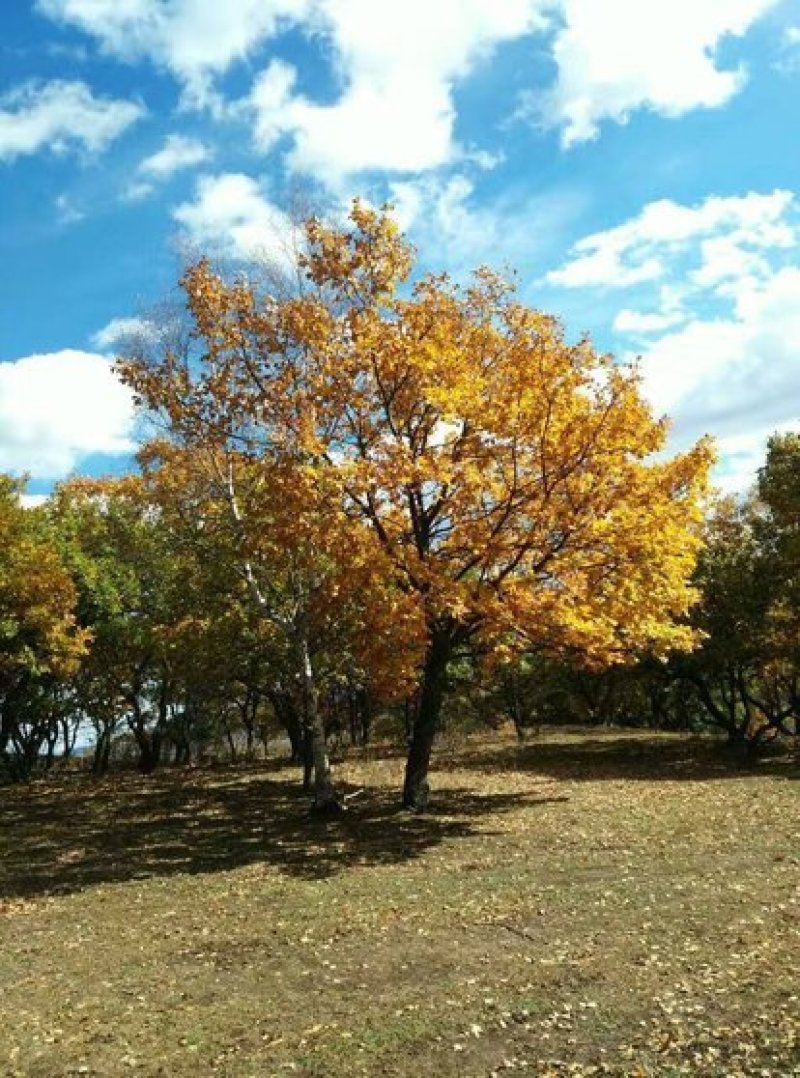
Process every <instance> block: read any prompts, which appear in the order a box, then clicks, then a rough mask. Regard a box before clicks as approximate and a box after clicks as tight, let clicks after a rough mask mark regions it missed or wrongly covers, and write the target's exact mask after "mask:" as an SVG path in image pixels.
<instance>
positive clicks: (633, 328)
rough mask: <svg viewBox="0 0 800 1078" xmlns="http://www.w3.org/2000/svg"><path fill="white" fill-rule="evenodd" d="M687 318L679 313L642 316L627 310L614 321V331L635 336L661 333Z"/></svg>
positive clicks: (620, 313)
mask: <svg viewBox="0 0 800 1078" xmlns="http://www.w3.org/2000/svg"><path fill="white" fill-rule="evenodd" d="M684 318H685V316H684V315H683V314H681V313H680V312H679V311H672V312H671V313H664V314H641V313H640V312H639V311H631V310H629V309H628V308H625V309H623V310H621V311H620V312H619V314H618V315H617V316H616V318H615V319H614V329H615V330H616V331H617V333H631V334H634V335H639V334H650V333H660V332H662V331H663V330H665V329H669V328H670V327H671V326H675V325H678V324H679V323H680V322H682V321H683V320H684Z"/></svg>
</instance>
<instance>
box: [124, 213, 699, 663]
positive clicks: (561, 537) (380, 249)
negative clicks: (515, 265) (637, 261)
mask: <svg viewBox="0 0 800 1078" xmlns="http://www.w3.org/2000/svg"><path fill="white" fill-rule="evenodd" d="M306 238H307V247H306V253H305V254H304V256H303V257H302V259H301V267H302V268H303V269H304V270H305V273H306V277H307V284H306V285H305V286H304V287H303V288H301V289H299V290H298V292H297V294H296V295H293V296H284V297H282V298H278V299H276V298H274V297H268V296H261V295H259V294H258V293H257V290H256V289H255V288H254V287H253V286H251V285H250V284H248V283H247V282H245V281H242V280H239V281H236V282H233V283H232V284H227V283H225V282H224V281H223V280H222V278H220V277H219V276H218V275H215V274H214V273H212V271H211V269H210V267H209V265H208V264H207V263H206V262H205V261H201V262H199V263H198V264H197V265H196V266H194V267H192V268H190V270H189V271H187V273H186V275H185V277H184V280H183V286H184V289H185V291H186V294H187V301H188V306H189V310H190V313H191V315H192V317H193V319H194V329H195V338H196V339H197V340H198V341H201V342H202V349H203V351H202V354H197V355H195V356H194V357H193V358H190V360H189V361H188V362H187V363H185V364H184V365H183V366H182V367H181V372H182V373H181V376H180V378H178V379H177V380H176V378H175V377H174V369H175V364H174V363H173V362H172V361H170V360H168V359H167V357H166V356H165V357H163V358H162V360H161V361H160V362H159V361H158V359H156V360H155V361H153V360H152V359H151V360H150V361H148V362H147V363H141V362H139V363H137V362H132V361H129V362H127V363H126V364H125V365H124V366H123V368H122V370H123V376H124V377H125V378H126V380H127V381H128V382H129V383H131V384H132V385H133V387H134V389H135V390H136V391H137V392H138V393H139V394H140V396H142V397H143V398H144V399H145V400H147V401H148V402H150V403H151V404H153V403H155V404H157V405H161V406H162V407H163V406H164V404H166V403H168V408H167V411H168V416H169V420H170V427H171V432H172V436H173V437H174V438H175V439H176V441H177V442H178V443H179V444H181V445H182V446H183V449H184V450H185V455H184V457H183V459H182V461H181V463H180V465H179V472H180V475H181V476H183V478H182V479H181V480H180V481H179V482H177V483H176V484H174V489H175V490H176V491H177V490H178V489H179V487H180V483H184V482H185V483H186V484H188V486H189V487H190V488H192V489H195V490H196V489H197V488H198V486H199V487H204V489H205V494H204V495H203V496H202V497H203V498H205V500H206V502H207V503H208V506H209V508H207V509H205V510H204V512H207V513H209V514H210V515H211V516H212V517H213V514H214V511H213V510H212V509H211V508H210V506H211V505H216V506H217V507H220V506H222V507H223V515H224V511H225V506H226V502H227V503H228V504H227V511H229V512H230V513H231V514H232V518H231V521H232V522H231V521H229V524H230V526H231V529H232V530H231V535H232V536H234V537H235V539H234V545H235V546H236V548H237V549H238V551H239V555H240V557H245V558H247V559H250V561H251V562H252V567H253V569H254V571H255V570H258V572H260V573H261V574H262V575H264V576H267V577H271V579H273V580H275V581H278V582H279V587H280V588H282V589H284V590H286V589H289V591H291V589H292V588H293V587H295V586H297V580H298V579H300V578H302V579H303V580H305V581H306V583H305V584H304V585H303V586H302V588H301V591H302V596H303V602H306V603H307V604H310V605H309V607H308V611H307V618H308V619H310V620H311V621H312V622H313V621H314V619H319V622H320V624H322V623H325V624H333V623H334V622H335V620H336V617H339V616H340V615H341V616H342V617H343V618H344V621H345V622H347V623H348V625H349V626H350V628H351V629H352V630H353V635H352V639H356V638H358V639H366V636H365V635H364V633H363V632H362V630H365V631H367V632H368V631H369V630H368V627H369V626H373V627H374V637H375V639H376V640H384V639H389V638H391V639H393V640H394V645H393V646H394V648H395V651H402V650H403V648H402V647H401V646H400V644H399V643H398V641H400V640H401V639H402V638H403V633H407V634H408V639H410V640H413V641H414V643H413V646H411V647H410V651H411V652H413V651H414V648H415V647H416V646H417V644H418V640H419V638H420V636H421V635H424V631H425V630H424V629H422V628H420V626H421V625H422V624H423V623H426V624H427V625H430V624H431V623H432V622H434V621H436V620H442V619H445V620H447V621H449V622H450V623H451V624H458V625H461V626H464V627H466V629H468V631H469V632H476V631H478V629H480V632H481V633H482V635H483V636H484V638H485V641H486V643H487V645H491V644H495V645H498V646H499V644H500V642H504V643H507V641H508V639H509V637H510V636H511V637H514V636H517V637H519V638H522V639H525V640H526V641H528V642H530V641H534V642H535V643H538V644H542V645H547V646H557V647H561V646H563V647H568V648H579V649H581V650H582V651H584V652H585V653H587V654H590V655H591V656H592V657H594V658H595V659H597V660H598V661H600V660H605V661H611V660H614V659H616V658H618V657H619V656H620V655H622V654H626V655H627V654H629V653H630V652H631V651H632V650H636V649H637V648H639V647H645V646H646V647H649V648H654V649H655V650H657V651H658V650H662V649H666V648H668V647H672V646H686V645H687V644H688V643H689V636H688V633H687V630H686V629H685V628H684V627H682V625H681V624H679V623H680V619H681V618H682V615H683V614H685V612H686V609H687V607H688V605H689V604H690V603H691V601H692V591H691V588H690V586H689V584H688V578H689V575H690V573H691V570H692V567H693V564H694V559H695V556H696V552H697V546H698V542H699V539H698V534H697V532H698V529H697V522H698V512H699V509H698V506H699V502H700V498H701V496H702V494H703V491H704V487H705V484H706V479H707V472H708V467H709V463H710V449H709V447H708V445H706V444H705V443H701V444H699V445H698V446H697V447H695V449H693V450H691V451H690V452H688V453H686V454H683V455H682V456H680V457H677V458H675V459H674V460H671V461H658V462H654V461H653V460H652V459H651V457H652V454H654V453H655V452H657V451H659V450H661V449H662V448H663V444H664V438H665V432H666V426H665V423H664V421H662V420H657V419H655V418H654V417H653V416H652V415H651V413H650V410H649V408H648V406H647V404H646V402H645V401H644V399H643V398H642V396H641V393H640V387H639V378H638V374H637V372H636V370H635V369H631V368H627V367H621V366H617V365H616V364H615V363H614V362H613V360H612V359H611V358H610V357H608V356H604V355H601V354H598V353H597V352H595V350H594V349H593V347H592V345H591V343H590V342H589V341H587V340H581V341H578V342H577V343H575V344H572V343H570V342H568V341H567V340H566V339H565V337H564V332H563V329H562V327H561V325H560V324H559V322H558V321H557V319H555V318H553V317H551V316H549V315H546V314H544V313H542V312H539V311H535V310H531V309H530V308H528V307H526V306H524V305H523V304H521V303H520V302H519V301H518V300H517V299H516V298H515V296H514V290H513V287H512V286H510V285H509V284H508V283H507V282H505V281H503V280H502V278H500V277H499V276H498V275H496V274H494V273H492V272H491V271H489V270H485V269H483V270H479V271H478V272H477V273H476V274H475V276H474V279H473V281H472V282H471V283H470V285H469V286H468V287H465V288H461V287H459V286H458V285H456V284H454V283H453V282H452V281H450V280H449V278H448V277H447V276H446V275H427V276H424V277H421V278H420V279H418V280H417V281H416V282H415V283H414V286H413V288H412V289H411V290H410V291H409V290H406V291H404V292H403V294H400V293H399V291H398V288H399V286H400V285H401V284H402V283H403V282H404V281H406V280H407V278H408V277H409V275H410V272H411V267H412V250H411V248H410V246H409V245H408V243H407V242H406V241H405V240H404V239H403V238H402V237H401V236H400V235H399V233H398V231H397V227H396V225H395V224H394V222H393V221H392V219H391V217H390V216H389V215H388V214H387V213H386V212H384V211H376V210H373V209H371V208H369V207H367V206H365V205H363V204H361V203H358V202H356V203H355V204H354V206H353V208H352V212H351V216H350V223H349V225H348V226H347V227H343V228H337V227H333V226H331V227H329V226H327V225H324V224H323V223H322V222H320V221H318V220H311V221H309V222H308V223H307V227H306ZM234 473H235V486H236V491H235V499H234V498H233V495H232V493H231V490H226V484H228V485H229V480H230V477H231V476H232V475H233V474H234ZM191 476H194V478H190V477H191ZM226 477H227V478H226ZM398 586H399V590H398ZM403 604H408V609H405V607H404V605H403ZM401 608H402V609H401ZM356 611H357V613H355V612H356ZM353 619H355V620H353ZM356 626H357V627H356ZM379 626H380V628H378V627H379ZM348 631H349V630H348ZM379 650H380V649H379Z"/></svg>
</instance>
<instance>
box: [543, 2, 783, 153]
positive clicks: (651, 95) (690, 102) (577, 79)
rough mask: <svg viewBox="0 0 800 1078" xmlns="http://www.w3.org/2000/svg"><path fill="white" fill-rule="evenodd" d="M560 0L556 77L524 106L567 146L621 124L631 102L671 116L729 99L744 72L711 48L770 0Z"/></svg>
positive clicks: (741, 30) (738, 31)
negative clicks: (610, 123)
mask: <svg viewBox="0 0 800 1078" xmlns="http://www.w3.org/2000/svg"><path fill="white" fill-rule="evenodd" d="M561 2H562V6H563V18H564V25H563V27H562V29H561V30H560V31H559V32H558V34H557V35H556V39H555V42H554V45H553V57H554V59H555V61H556V64H557V65H558V77H557V80H556V84H555V86H554V87H553V89H552V90H551V91H550V92H549V93H548V94H547V95H546V97H545V99H544V101H543V102H539V103H533V104H532V105H530V106H529V107H533V108H534V109H535V110H536V111H537V112H539V114H540V115H542V116H543V117H544V118H545V119H546V120H548V121H549V122H551V123H552V124H553V125H555V126H559V127H561V128H562V143H563V145H565V146H571V145H573V144H575V143H578V142H582V141H585V140H586V139H592V138H595V137H597V135H598V133H599V126H600V123H601V121H603V120H604V119H610V120H614V121H616V122H617V123H624V122H625V121H626V120H627V119H628V117H629V116H630V114H631V112H633V111H634V110H635V109H641V108H646V109H651V110H652V111H654V112H658V113H660V114H661V115H663V116H672V117H674V116H681V115H683V114H684V113H686V112H689V111H690V110H691V109H696V108H713V107H716V106H719V105H722V104H724V103H725V102H727V101H729V100H730V98H731V97H733V95H734V94H736V93H737V92H738V91H739V90H740V89H741V88H742V86H743V85H744V82H745V80H746V77H747V76H746V71H745V69H744V68H743V67H742V66H738V65H737V66H734V67H720V66H719V64H718V61H717V59H716V56H715V52H716V49H717V47H718V45H719V44H720V42H721V41H722V40H723V39H724V38H725V37H727V36H736V37H741V36H742V35H744V34H745V33H746V32H747V31H748V30H749V28H750V27H751V26H752V25H753V23H755V22H756V20H757V19H758V18H760V17H761V16H762V15H764V14H765V13H766V12H767V11H768V10H769V9H770V8H772V7H775V6H776V4H777V3H778V0H671V2H670V3H664V2H661V3H645V2H642V0H603V2H602V3H600V2H598V0H561Z"/></svg>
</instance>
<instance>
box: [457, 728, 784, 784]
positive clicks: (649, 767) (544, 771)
mask: <svg viewBox="0 0 800 1078" xmlns="http://www.w3.org/2000/svg"><path fill="white" fill-rule="evenodd" d="M459 759H460V754H459V753H456V754H455V755H454V756H453V760H454V761H458V760H459ZM464 766H468V767H470V768H473V769H476V770H479V771H484V772H490V773H491V772H497V771H524V772H528V773H536V774H540V775H547V776H549V777H550V778H555V779H561V780H564V781H567V782H596V781H599V780H604V779H629V780H641V781H643V782H653V781H658V780H668V781H671V782H677V781H694V782H706V781H708V780H710V779H725V778H740V779H741V778H743V777H746V776H748V775H753V776H763V775H768V774H769V775H774V776H776V777H780V778H787V779H798V778H800V766H799V765H798V760H797V757H796V756H795V757H794V758H792V756H791V755H789V754H788V753H786V752H782V753H774V754H770V755H768V756H765V757H763V758H762V759H760V760H757V761H754V762H753V763H752V765H750V766H749V767H746V768H744V767H742V766H741V761H740V759H737V757H736V754H735V753H734V752H732V751H731V750H730V749H729V748H728V746H727V745H725V744H724V743H722V742H720V741H714V740H712V739H710V738H703V737H676V738H674V739H673V738H670V737H663V736H662V737H658V736H654V737H648V736H646V735H645V736H643V735H641V734H635V733H631V734H621V733H620V732H619V731H618V730H614V731H609V732H608V733H607V734H606V735H603V734H598V735H595V736H592V735H591V734H589V735H584V736H582V737H581V738H580V739H577V738H576V739H574V740H567V739H563V740H557V741H550V740H539V739H538V738H535V737H534V738H533V739H531V740H530V741H526V742H522V743H511V744H509V743H508V742H505V743H503V744H500V745H497V747H494V746H486V747H485V748H481V749H478V750H477V751H470V752H469V754H468V756H465V757H464Z"/></svg>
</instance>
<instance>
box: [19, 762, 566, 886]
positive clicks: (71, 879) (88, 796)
mask: <svg viewBox="0 0 800 1078" xmlns="http://www.w3.org/2000/svg"><path fill="white" fill-rule="evenodd" d="M546 800H549V799H544V798H541V797H536V796H535V795H526V794H519V793H517V794H508V795H506V794H490V795H485V796H480V795H478V794H476V793H473V792H471V791H469V790H466V789H451V790H447V791H441V792H440V793H438V794H437V797H436V803H435V805H434V806H433V807H432V810H431V811H430V812H429V813H428V814H426V815H424V816H411V815H408V814H406V813H403V812H401V811H400V810H399V809H398V797H397V791H396V790H395V789H387V788H382V787H370V788H367V789H365V790H364V791H363V793H361V795H360V796H358V797H357V798H355V799H354V800H352V801H351V802H350V807H349V808H348V810H347V811H346V812H345V813H344V814H342V815H341V816H340V817H336V818H334V819H321V818H319V817H315V816H314V815H313V814H311V813H310V811H309V803H308V800H307V799H306V798H304V797H303V796H302V795H301V793H300V791H299V788H298V784H297V783H296V781H294V782H291V781H286V780H285V779H283V778H282V777H281V776H280V773H278V774H276V773H275V771H274V770H273V769H271V768H263V769H261V768H259V769H249V770H247V771H241V770H238V769H229V770H227V771H225V772H223V773H220V772H212V773H208V772H194V774H193V775H191V774H186V773H182V774H179V773H177V772H172V773H163V774H161V775H156V776H154V777H151V778H148V779H142V778H139V777H137V776H132V775H120V776H116V777H115V778H113V779H110V780H108V781H105V782H102V783H92V782H91V780H90V779H87V778H85V777H83V776H73V777H71V779H70V780H65V781H63V782H61V783H54V784H48V785H45V784H37V785H34V786H33V787H30V788H28V789H27V790H24V789H12V790H5V791H3V797H2V799H1V800H0V851H2V857H1V858H0V898H28V897H33V896H35V895H40V894H45V893H52V892H56V893H69V892H73V891H78V890H82V889H83V888H86V887H90V886H93V885H97V884H101V883H110V882H121V881H126V880H136V879H144V878H148V877H153V876H157V877H166V876H171V875H176V874H181V873H205V872H217V871H225V870H229V869H233V868H236V867H238V866H243V865H248V864H253V863H261V864H267V865H271V866H273V867H274V868H275V869H277V870H278V871H280V872H281V873H285V874H287V875H291V876H297V877H302V878H309V879H323V878H327V877H331V876H334V875H336V874H337V873H339V872H341V871H343V870H345V869H348V868H351V867H354V866H359V865H363V866H371V865H391V864H397V863H401V862H406V861H409V860H412V859H414V858H416V857H419V856H420V854H422V853H423V852H424V851H425V850H427V849H430V848H431V847H435V846H437V845H438V844H440V843H441V842H443V841H445V840H447V839H453V838H464V837H467V836H469V835H471V834H473V833H475V831H476V825H477V823H478V822H479V821H480V820H481V819H482V818H484V817H491V816H494V815H496V814H502V813H505V812H509V811H512V810H514V809H516V808H519V807H520V806H522V805H524V804H537V803H545V801H546ZM559 800H563V798H561V799H559ZM484 833H485V830H484Z"/></svg>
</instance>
